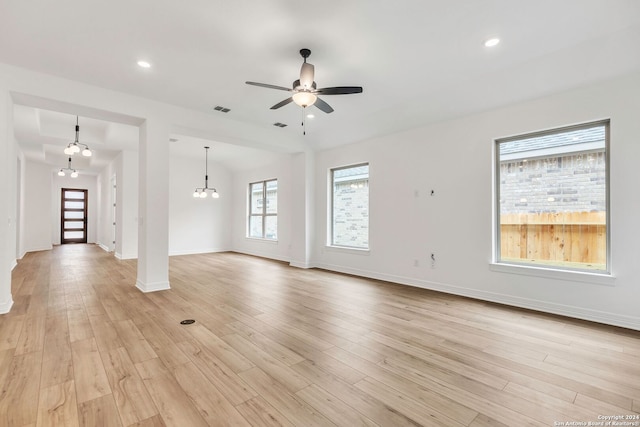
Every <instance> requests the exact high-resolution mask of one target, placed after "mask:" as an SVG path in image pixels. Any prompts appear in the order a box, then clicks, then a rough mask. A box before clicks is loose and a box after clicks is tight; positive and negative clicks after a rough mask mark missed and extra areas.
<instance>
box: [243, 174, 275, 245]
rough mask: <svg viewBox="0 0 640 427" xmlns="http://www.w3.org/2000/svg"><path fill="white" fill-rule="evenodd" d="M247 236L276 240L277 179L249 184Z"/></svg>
mask: <svg viewBox="0 0 640 427" xmlns="http://www.w3.org/2000/svg"><path fill="white" fill-rule="evenodd" d="M248 237H255V238H259V239H269V240H278V180H277V179H272V180H270V181H260V182H254V183H252V184H249V231H248Z"/></svg>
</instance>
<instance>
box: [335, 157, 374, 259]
mask: <svg viewBox="0 0 640 427" xmlns="http://www.w3.org/2000/svg"><path fill="white" fill-rule="evenodd" d="M330 228H331V241H330V245H332V246H342V247H348V248H357V249H368V248H369V164H367V163H364V164H359V165H355V166H347V167H342V168H336V169H331V224H330Z"/></svg>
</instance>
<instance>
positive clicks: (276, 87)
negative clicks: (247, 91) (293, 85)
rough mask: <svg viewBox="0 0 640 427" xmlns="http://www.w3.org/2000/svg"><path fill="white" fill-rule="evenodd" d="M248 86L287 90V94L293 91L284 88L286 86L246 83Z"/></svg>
mask: <svg viewBox="0 0 640 427" xmlns="http://www.w3.org/2000/svg"><path fill="white" fill-rule="evenodd" d="M245 83H246V84H248V85H252V86H260V87H266V88H268V89H278V90H286V91H287V92H291V89H289V88H288V87H284V86H276V85H270V84H267V83H256V82H245Z"/></svg>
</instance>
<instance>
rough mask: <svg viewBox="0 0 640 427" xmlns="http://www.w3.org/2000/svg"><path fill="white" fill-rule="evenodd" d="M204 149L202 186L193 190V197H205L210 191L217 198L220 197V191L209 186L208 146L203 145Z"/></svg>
mask: <svg viewBox="0 0 640 427" xmlns="http://www.w3.org/2000/svg"><path fill="white" fill-rule="evenodd" d="M204 149H205V157H204V187H198V188H196V189H195V191H194V192H193V197H194V198H196V197H197V198H201V199H204V198H206V197H207V192H208V191H210V192H211V197H212V198H214V199H217V198H218V197H220V193H218V190H216V189H215V188H209V159H208V157H209V147H204Z"/></svg>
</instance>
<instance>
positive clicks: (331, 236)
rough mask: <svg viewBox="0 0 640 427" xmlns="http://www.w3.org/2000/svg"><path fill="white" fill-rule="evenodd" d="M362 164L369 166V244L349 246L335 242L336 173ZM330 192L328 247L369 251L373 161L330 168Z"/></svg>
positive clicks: (368, 242) (369, 241)
mask: <svg viewBox="0 0 640 427" xmlns="http://www.w3.org/2000/svg"><path fill="white" fill-rule="evenodd" d="M361 166H367V167H368V168H369V170H368V172H367V193H368V197H367V214H368V220H367V246H366V247H362V246H349V245H341V244H336V243H335V242H334V212H335V209H334V208H335V206H334V192H333V191H334V173H335V172H336V171H339V170H344V169H352V168H357V167H361ZM328 178H329V183H328V184H329V192H328V196H329V215H328V216H329V224H328V233H327V247H329V248H333V249H346V250H350V251H360V252H369V250H370V248H371V239H370V229H369V225H370V223H371V221H370V219H371V209H370V206H371V192H370V182H371V163H370V162H360V163H353V164H349V165H345V166H338V167H334V168H329V176H328Z"/></svg>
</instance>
